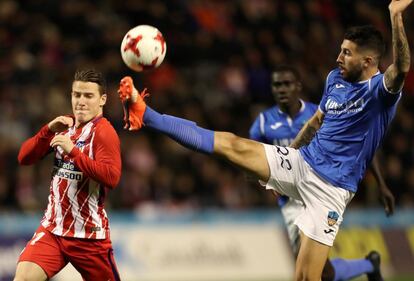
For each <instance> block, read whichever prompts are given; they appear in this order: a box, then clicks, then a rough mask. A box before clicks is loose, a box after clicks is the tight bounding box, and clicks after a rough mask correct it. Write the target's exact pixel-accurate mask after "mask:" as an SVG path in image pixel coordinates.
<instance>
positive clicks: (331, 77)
mask: <svg viewBox="0 0 414 281" xmlns="http://www.w3.org/2000/svg"><path fill="white" fill-rule="evenodd" d="M338 80H342V75H341V72H340V70H339V68H335V69H333V70H331V72H329V73H328V75H327V76H326V81H327V82H333V81H338Z"/></svg>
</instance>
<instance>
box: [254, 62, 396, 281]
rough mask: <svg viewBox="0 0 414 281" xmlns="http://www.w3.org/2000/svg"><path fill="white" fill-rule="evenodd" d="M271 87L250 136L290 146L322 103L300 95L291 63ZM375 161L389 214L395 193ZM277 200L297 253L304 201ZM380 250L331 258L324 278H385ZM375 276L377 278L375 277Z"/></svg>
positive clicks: (281, 69)
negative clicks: (268, 99)
mask: <svg viewBox="0 0 414 281" xmlns="http://www.w3.org/2000/svg"><path fill="white" fill-rule="evenodd" d="M271 88H272V95H273V97H274V100H275V103H276V105H274V106H272V107H270V108H268V109H265V110H264V111H262V112H260V113H259V115H258V117H257V118H256V119H255V121H254V122H253V124H252V126H251V128H250V131H249V134H250V139H252V140H256V141H260V142H263V143H267V144H274V145H279V146H288V145H290V143H291V142H292V141H293V140H294V139H295V137H296V135H297V134H298V133H299V131H300V130H301V129H302V127H303V125H304V124H305V123H306V122H307V121H308V120H309V119H310V118H311V117H312V116H313V115H314V114H315V112H316V111H317V109H318V106H317V105H316V104H314V103H310V102H306V101H303V100H302V99H301V98H300V95H301V92H302V83H301V81H300V75H299V72H298V71H297V70H296V69H295V68H293V67H291V66H288V65H279V66H277V67H276V68H274V69H273V70H272V73H271ZM375 164H376V165H373V169H372V170H373V174H374V176H375V178H376V179H377V181H378V186H379V191H380V195H381V199H382V201H383V202H384V207H385V211H386V214H387V215H389V214H392V212H393V210H394V201H395V200H394V196H393V195H392V193H391V191H390V190H389V189H388V187H387V185H386V184H385V181H384V179H383V178H382V175H381V173H380V171H379V169H378V164H377V163H375ZM276 196H277V200H278V204H279V206H280V209H281V213H282V215H283V219H284V221H285V225H286V229H287V232H288V237H289V240H290V244H291V247H292V251H293V254H294V256H295V257H296V256H297V255H298V252H299V246H300V234H299V228H298V227H297V226H296V225H295V219H296V217H298V216H299V215H300V214H301V212H302V211H303V210H304V208H305V206H304V205H303V203H302V201H300V200H295V199H292V198H289V197H287V196H285V195H278V194H276ZM379 257H380V256H379V254H378V253H377V252H376V251H372V252H370V253H369V254H368V255H367V258H363V259H356V260H345V259H334V260H332V261H330V260H329V259H328V260H327V262H326V264H325V267H324V268H323V272H322V281H339V280H349V279H351V278H354V277H357V276H360V275H362V274H368V280H381V278H382V277H381V272H380V267H379V264H380V260H379ZM374 277H375V278H374Z"/></svg>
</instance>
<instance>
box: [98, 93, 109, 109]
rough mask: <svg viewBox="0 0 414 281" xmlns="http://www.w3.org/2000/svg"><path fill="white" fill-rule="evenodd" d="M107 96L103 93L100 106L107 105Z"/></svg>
mask: <svg viewBox="0 0 414 281" xmlns="http://www.w3.org/2000/svg"><path fill="white" fill-rule="evenodd" d="M106 98H107V96H106V94H104V95H102V96H101V98H100V100H99V106H100V107H103V106H104V105H105V103H106Z"/></svg>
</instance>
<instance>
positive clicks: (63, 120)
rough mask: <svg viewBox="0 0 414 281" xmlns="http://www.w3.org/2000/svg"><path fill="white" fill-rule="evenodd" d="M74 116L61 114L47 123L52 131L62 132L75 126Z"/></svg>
mask: <svg viewBox="0 0 414 281" xmlns="http://www.w3.org/2000/svg"><path fill="white" fill-rule="evenodd" d="M73 122H74V120H73V118H71V117H69V116H59V117H56V118H55V119H53V120H52V121H50V122H49V124H47V126H48V127H49V129H50V130H51V131H52V132H55V133H60V132H63V131H65V130H67V129H68V128H69V127H72V126H73Z"/></svg>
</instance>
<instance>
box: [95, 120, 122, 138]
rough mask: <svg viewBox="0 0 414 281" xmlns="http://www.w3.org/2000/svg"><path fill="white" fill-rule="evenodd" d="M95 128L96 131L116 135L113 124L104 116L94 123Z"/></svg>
mask: <svg viewBox="0 0 414 281" xmlns="http://www.w3.org/2000/svg"><path fill="white" fill-rule="evenodd" d="M96 129H97V131H98V133H101V134H103V135H105V134H115V135H118V134H117V133H116V131H115V128H114V126H112V124H111V122H110V121H109V120H108V119H106V118H105V117H101V118H100V119H99V120H98V122H97V123H96Z"/></svg>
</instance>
